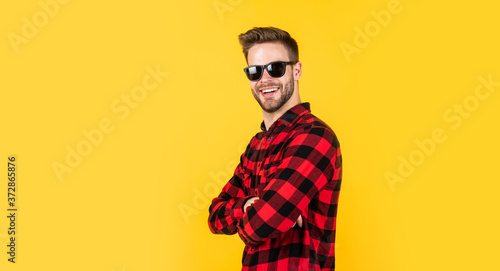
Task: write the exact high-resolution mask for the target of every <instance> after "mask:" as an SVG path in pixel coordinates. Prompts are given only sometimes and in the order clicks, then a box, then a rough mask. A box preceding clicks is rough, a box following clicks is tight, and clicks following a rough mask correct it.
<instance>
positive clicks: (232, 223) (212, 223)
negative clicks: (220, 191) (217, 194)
mask: <svg viewBox="0 0 500 271" xmlns="http://www.w3.org/2000/svg"><path fill="white" fill-rule="evenodd" d="M249 198H251V196H249V197H244V198H232V199H229V200H224V199H222V198H215V199H214V200H213V201H212V204H211V205H210V208H209V213H210V214H209V218H208V227H209V228H210V231H211V232H212V233H215V234H229V235H230V234H235V233H236V232H237V230H238V229H237V225H238V222H239V220H241V218H242V217H243V213H244V210H243V207H244V205H245V202H246V201H247V199H249Z"/></svg>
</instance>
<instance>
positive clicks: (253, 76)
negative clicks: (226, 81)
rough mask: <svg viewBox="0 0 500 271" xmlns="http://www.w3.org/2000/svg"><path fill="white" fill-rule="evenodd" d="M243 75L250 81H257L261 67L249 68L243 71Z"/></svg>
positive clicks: (260, 74) (260, 75) (260, 73)
mask: <svg viewBox="0 0 500 271" xmlns="http://www.w3.org/2000/svg"><path fill="white" fill-rule="evenodd" d="M245 73H246V75H247V77H248V79H249V80H250V81H257V80H259V79H260V77H262V67H259V66H251V67H248V68H246V69H245Z"/></svg>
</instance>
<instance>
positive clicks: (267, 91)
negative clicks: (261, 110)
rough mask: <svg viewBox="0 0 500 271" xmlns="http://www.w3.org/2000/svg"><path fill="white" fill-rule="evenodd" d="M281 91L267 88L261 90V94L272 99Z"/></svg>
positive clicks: (277, 88)
mask: <svg viewBox="0 0 500 271" xmlns="http://www.w3.org/2000/svg"><path fill="white" fill-rule="evenodd" d="M279 89H280V88H279V87H266V88H262V89H260V92H261V93H262V96H264V97H270V96H273V95H274V93H276V92H277V91H278V90H279Z"/></svg>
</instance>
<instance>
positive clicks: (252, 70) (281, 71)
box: [243, 61, 297, 81]
mask: <svg viewBox="0 0 500 271" xmlns="http://www.w3.org/2000/svg"><path fill="white" fill-rule="evenodd" d="M295 63H297V61H289V62H286V61H275V62H271V63H269V64H266V65H254V66H249V67H246V68H244V69H243V70H244V71H245V74H246V75H247V77H248V80H250V81H259V80H260V78H262V75H263V74H264V69H266V70H267V73H269V75H270V76H272V77H274V78H279V77H281V76H283V75H285V72H286V66H287V65H293V64H295Z"/></svg>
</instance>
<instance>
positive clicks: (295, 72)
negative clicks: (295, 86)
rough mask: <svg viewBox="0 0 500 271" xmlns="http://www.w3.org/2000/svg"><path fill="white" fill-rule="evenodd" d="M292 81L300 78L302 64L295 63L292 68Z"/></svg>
mask: <svg viewBox="0 0 500 271" xmlns="http://www.w3.org/2000/svg"><path fill="white" fill-rule="evenodd" d="M292 71H293V78H294V80H299V79H300V77H301V76H302V62H300V61H299V62H297V63H295V65H293V66H292Z"/></svg>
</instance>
